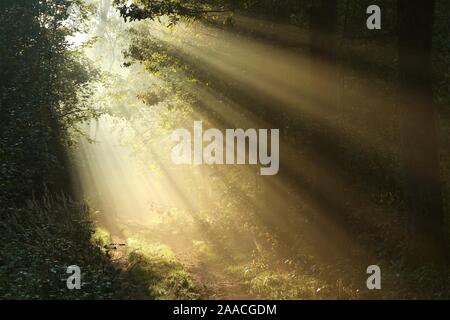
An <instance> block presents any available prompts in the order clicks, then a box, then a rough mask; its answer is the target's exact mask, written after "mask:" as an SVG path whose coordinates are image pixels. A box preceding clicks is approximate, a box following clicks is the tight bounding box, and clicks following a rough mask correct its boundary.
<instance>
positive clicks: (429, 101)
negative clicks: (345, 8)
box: [398, 0, 447, 264]
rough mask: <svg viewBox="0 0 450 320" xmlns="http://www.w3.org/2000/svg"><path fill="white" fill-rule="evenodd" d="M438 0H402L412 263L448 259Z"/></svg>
mask: <svg viewBox="0 0 450 320" xmlns="http://www.w3.org/2000/svg"><path fill="white" fill-rule="evenodd" d="M434 6H435V1H434V0H399V1H398V13H399V40H398V41H399V53H398V54H399V80H400V84H399V89H400V94H399V108H400V111H401V113H400V114H401V120H400V130H401V141H402V142H401V144H402V145H401V155H402V161H403V173H404V177H403V179H404V180H403V183H404V187H403V196H404V208H405V211H406V214H407V217H408V231H409V237H408V238H409V245H408V252H407V263H409V264H417V263H419V262H425V263H440V262H443V261H445V260H446V255H447V254H446V253H447V252H446V245H445V237H444V217H443V205H442V204H443V200H442V188H441V182H440V170H439V156H438V153H439V143H438V140H439V139H438V136H437V128H436V115H435V112H436V110H435V105H434V103H433V87H432V84H433V72H432V31H433V20H434V19H433V18H434Z"/></svg>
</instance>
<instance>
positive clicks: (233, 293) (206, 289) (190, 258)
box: [166, 241, 256, 300]
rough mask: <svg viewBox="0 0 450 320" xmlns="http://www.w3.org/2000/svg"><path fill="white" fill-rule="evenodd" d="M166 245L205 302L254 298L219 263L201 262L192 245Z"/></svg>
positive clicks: (177, 243) (170, 242)
mask: <svg viewBox="0 0 450 320" xmlns="http://www.w3.org/2000/svg"><path fill="white" fill-rule="evenodd" d="M166 245H168V246H169V247H170V249H171V250H172V251H173V252H174V254H175V256H176V257H177V259H178V260H179V261H180V262H181V263H182V264H183V265H184V267H185V268H186V270H187V271H189V273H190V274H191V275H192V277H193V278H194V281H195V282H196V284H197V286H198V287H199V288H200V290H201V291H202V298H203V299H207V300H253V299H256V297H255V296H253V295H251V294H250V293H249V292H248V288H247V287H246V286H245V285H244V284H243V283H241V282H240V281H239V280H238V279H236V277H234V276H233V275H231V274H230V273H229V272H227V270H226V269H225V266H224V265H223V264H221V263H219V262H214V261H202V260H200V259H199V258H198V257H197V256H196V255H195V254H194V250H193V247H192V245H189V244H184V245H181V244H180V242H174V241H167V243H166Z"/></svg>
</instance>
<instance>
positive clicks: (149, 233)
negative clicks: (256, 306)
mask: <svg viewBox="0 0 450 320" xmlns="http://www.w3.org/2000/svg"><path fill="white" fill-rule="evenodd" d="M123 225H124V226H125V228H126V229H127V233H128V234H129V235H131V236H133V237H135V236H138V237H143V238H145V239H146V241H148V242H149V243H152V244H158V245H163V246H165V247H167V248H168V249H169V250H170V251H171V252H172V253H173V255H174V256H175V257H176V259H177V261H178V262H179V263H181V264H182V265H183V268H184V269H185V270H186V271H187V272H188V273H189V275H190V276H191V277H192V279H193V281H194V283H195V285H196V287H197V288H198V290H199V291H200V295H201V299H207V300H255V299H257V298H258V297H257V296H255V295H252V294H251V293H250V292H249V290H248V288H247V287H246V286H245V285H244V284H243V283H242V281H240V279H238V278H237V277H236V276H233V275H232V274H230V272H228V271H227V270H226V265H225V264H224V263H222V262H221V261H216V260H212V259H206V258H202V257H199V256H198V254H197V253H196V252H195V251H196V250H195V247H194V245H193V241H192V240H190V239H186V238H185V237H182V238H177V237H174V235H173V234H167V233H165V232H164V231H161V230H158V229H157V228H155V227H154V226H145V225H137V224H135V223H123ZM108 247H109V249H110V256H111V259H112V261H113V263H114V264H115V265H116V267H117V268H119V269H121V270H123V271H126V270H127V269H128V268H129V267H130V263H129V261H128V259H127V257H128V254H129V250H130V249H131V248H129V247H128V243H127V239H126V238H125V237H123V234H122V232H121V234H120V235H117V234H116V235H111V243H110V244H109V245H108ZM131 250H132V249H131Z"/></svg>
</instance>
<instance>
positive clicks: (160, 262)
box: [127, 237, 201, 300]
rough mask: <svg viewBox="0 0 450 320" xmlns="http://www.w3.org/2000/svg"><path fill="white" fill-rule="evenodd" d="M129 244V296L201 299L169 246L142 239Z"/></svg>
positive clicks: (133, 238) (162, 298) (130, 241)
mask: <svg viewBox="0 0 450 320" xmlns="http://www.w3.org/2000/svg"><path fill="white" fill-rule="evenodd" d="M127 243H128V263H129V268H128V270H127V281H128V283H129V288H131V289H132V290H130V291H129V292H128V295H129V296H130V297H132V298H135V299H142V298H147V299H156V300H196V299H199V298H200V297H201V295H200V292H199V290H198V288H197V287H196V285H195V283H194V281H193V279H192V277H191V275H190V274H189V273H188V272H187V271H186V269H185V268H184V266H183V265H182V264H181V263H180V262H179V261H178V260H177V259H176V257H175V255H174V254H173V252H172V251H171V250H170V248H169V247H167V246H165V245H163V244H160V243H154V242H148V241H147V240H145V239H143V238H137V237H131V238H128V239H127Z"/></svg>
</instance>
